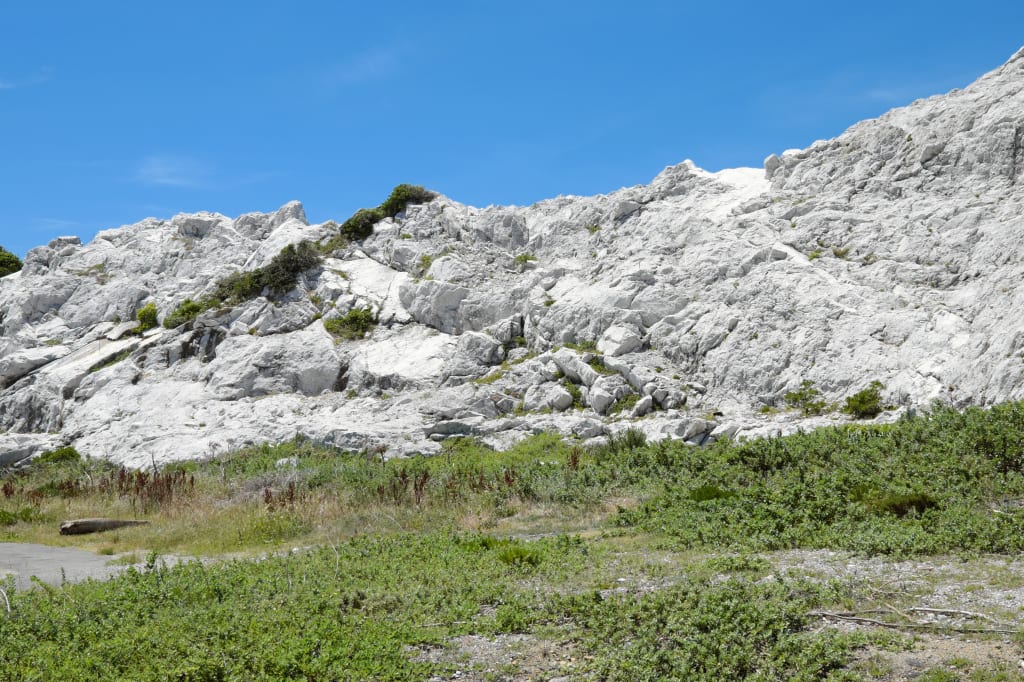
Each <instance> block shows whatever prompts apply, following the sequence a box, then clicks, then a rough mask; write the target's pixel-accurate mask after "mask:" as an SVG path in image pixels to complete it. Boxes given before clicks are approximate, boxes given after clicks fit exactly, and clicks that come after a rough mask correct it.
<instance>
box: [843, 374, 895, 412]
mask: <svg viewBox="0 0 1024 682" xmlns="http://www.w3.org/2000/svg"><path fill="white" fill-rule="evenodd" d="M883 388H885V386H883V385H882V382H880V381H872V382H871V383H870V384H869V385H868V387H867V388H865V389H864V390H863V391H859V392H857V393H854V394H853V395H851V396H850V397H849V398H847V399H846V404H845V405H844V406H843V412H845V413H846V414H849V415H852V416H853V417H854V418H855V419H871V418H873V417H876V416H878V415H879V414H880V413H881V412H882V410H884V409H885V407H884V406H883V405H882V393H881V391H882V389H883Z"/></svg>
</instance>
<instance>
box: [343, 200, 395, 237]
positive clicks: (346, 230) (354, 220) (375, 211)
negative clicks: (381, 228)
mask: <svg viewBox="0 0 1024 682" xmlns="http://www.w3.org/2000/svg"><path fill="white" fill-rule="evenodd" d="M384 218H385V216H384V212H383V211H381V210H380V209H379V208H361V209H359V210H358V211H356V212H355V214H354V215H353V216H352V217H351V218H349V219H348V220H346V221H345V222H344V223H342V225H341V234H342V235H343V236H344V237H345V238H346V239H349V240H352V241H359V240H360V239H366V238H367V237H369V236H370V235H371V234H373V226H374V225H376V224H377V223H379V222H380V221H381V220H384Z"/></svg>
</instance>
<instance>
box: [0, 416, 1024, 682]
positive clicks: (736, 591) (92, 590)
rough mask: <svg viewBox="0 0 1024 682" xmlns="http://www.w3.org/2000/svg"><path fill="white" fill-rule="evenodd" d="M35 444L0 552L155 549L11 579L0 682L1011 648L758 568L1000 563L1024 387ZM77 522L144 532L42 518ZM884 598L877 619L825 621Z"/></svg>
mask: <svg viewBox="0 0 1024 682" xmlns="http://www.w3.org/2000/svg"><path fill="white" fill-rule="evenodd" d="M285 458H292V459H290V460H289V461H287V462H285V463H282V464H279V460H282V459H285ZM48 459H49V460H51V461H49V462H46V461H41V462H38V463H35V464H33V465H32V466H30V467H28V468H27V469H25V470H22V471H19V472H10V473H8V474H7V475H6V476H5V477H4V478H3V479H2V484H3V495H2V496H0V540H4V541H33V542H46V543H51V544H56V543H63V544H73V545H76V546H80V547H85V548H88V549H92V550H94V551H97V552H100V553H104V554H112V555H121V554H122V553H125V552H127V553H131V552H138V553H139V555H140V556H148V557H149V559H148V561H147V563H146V565H145V566H144V567H141V568H131V569H129V570H128V571H127V573H125V574H124V575H123V576H121V577H119V578H116V579H113V580H110V581H106V582H87V583H83V584H65V585H62V586H59V587H52V586H42V585H40V586H38V587H37V588H36V589H33V590H30V591H17V590H15V589H14V585H13V582H11V581H8V583H7V585H6V586H5V587H4V588H3V595H2V596H3V597H4V598H3V599H0V642H2V643H3V646H0V679H5V680H6V679H11V680H23V679H24V680H54V679H61V680H79V679H81V680H87V679H88V680H105V679H114V680H122V679H123V680H167V679H172V680H280V679H304V680H411V679H429V678H430V677H431V676H440V677H441V678H442V679H447V678H449V677H450V676H452V675H454V674H455V671H456V670H458V671H462V672H461V673H460V674H461V675H462V679H495V680H497V679H550V678H552V677H557V676H566V677H569V678H570V679H595V680H664V679H682V680H748V679H749V680H816V679H832V680H858V679H903V678H899V677H894V675H895V674H896V673H894V672H893V670H892V669H891V667H890V668H887V667H886V666H885V665H881V664H879V663H878V662H877V661H879V660H882V659H881V658H879V657H882V658H884V657H885V656H887V655H888V654H887V653H885V652H898V651H901V650H905V649H908V648H911V647H914V646H915V639H914V637H915V636H917V635H919V634H921V633H922V632H923V631H924V630H927V631H928V632H935V633H938V634H939V635H942V636H943V637H948V638H953V640H952V641H953V643H954V644H956V643H957V642H961V643H962V642H968V641H970V642H974V641H975V640H977V641H978V642H980V644H978V646H988V645H987V644H986V642H988V641H989V640H992V639H993V637H997V635H996V634H995V633H996V631H997V630H1007V632H1000V634H999V635H998V637H999V638H1001V639H1000V642H999V643H998V647H997V648H1001V647H1004V646H1005V647H1007V650H1006V651H1005V652H1004V653H1005V654H1006V655H1005V656H1003V659H1005V660H1010V659H1013V658H1014V657H1019V655H1020V653H1021V649H1020V638H1019V635H1017V634H1016V632H1017V628H1016V627H1015V626H1014V627H1009V628H1007V627H1001V628H995V627H993V626H991V625H986V627H984V628H967V627H963V626H961V625H948V624H945V625H944V624H943V623H937V624H936V625H935V627H934V628H928V627H925V628H923V629H922V628H921V627H920V625H919V624H915V622H912V619H911V617H910V615H909V614H910V610H908V609H909V605H913V604H914V603H915V602H914V600H915V599H916V598H917V593H915V592H913V590H911V589H909V588H906V587H897V588H893V587H891V586H888V585H887V584H883V583H884V580H883V579H882V578H883V577H884V576H883V577H879V578H878V579H877V580H872V579H866V578H864V577H863V576H861V577H860V578H858V579H856V580H854V579H850V578H847V577H838V578H837V577H835V576H832V577H829V576H814V575H809V574H807V572H806V571H804V572H801V571H794V570H789V569H787V568H786V567H784V566H782V565H781V564H780V562H779V561H778V559H777V558H778V556H780V555H779V554H778V553H779V551H780V550H816V549H829V550H849V551H853V552H855V553H856V554H857V556H861V557H872V556H877V557H880V558H883V559H885V560H886V561H897V560H900V559H904V558H914V559H916V560H918V561H920V562H928V561H930V560H931V559H932V557H936V558H937V557H945V559H944V560H949V557H950V556H952V557H953V559H952V561H964V562H982V563H979V564H978V565H979V566H981V565H985V566H989V565H995V564H994V563H993V562H996V563H998V561H1003V560H1004V559H1005V560H1006V561H1009V560H1010V558H1011V557H1012V556H1013V555H1014V554H1016V553H1017V552H1019V550H1020V549H1021V547H1022V545H1024V532H1022V531H1024V404H1020V403H1014V404H1007V405H1001V406H997V407H996V408H993V409H991V410H979V409H971V410H967V411H965V412H956V411H953V410H949V409H945V408H936V409H935V410H934V412H933V413H932V414H931V415H929V416H926V417H917V418H913V419H904V420H901V421H900V422H898V423H896V424H892V425H887V426H862V425H852V424H851V425H850V426H845V427H836V428H829V429H822V430H818V431H815V432H812V433H806V434H799V435H795V436H790V437H786V438H779V439H770V440H759V441H751V442H740V443H719V444H716V445H715V446H713V447H709V448H704V449H699V448H692V447H687V446H685V445H682V444H680V443H676V442H662V443H656V444H650V445H648V444H646V443H644V442H643V438H642V436H640V435H639V434H638V433H636V432H627V433H626V434H624V435H622V436H620V437H618V438H614V439H612V441H611V442H610V443H609V444H608V445H607V446H603V447H601V448H596V449H584V448H581V447H579V446H574V445H572V444H569V443H565V442H563V441H562V440H560V439H559V438H557V437H556V436H553V435H550V434H542V435H539V436H536V437H534V438H531V439H529V440H527V441H525V442H523V443H521V444H520V445H519V446H517V447H515V448H513V449H512V450H510V451H507V452H495V451H492V450H489V449H488V448H486V447H485V446H483V445H481V444H480V443H478V442H476V441H473V440H468V439H463V440H458V441H449V442H448V443H446V446H445V449H444V452H443V453H442V454H441V455H439V456H436V457H432V458H413V459H405V460H389V461H383V460H382V458H381V457H380V453H357V454H352V453H343V452H338V451H333V450H326V449H323V448H319V447H316V446H315V445H313V444H311V443H308V442H305V441H301V440H298V441H294V442H291V443H286V444H283V445H280V446H276V447H270V446H265V447H259V448H251V449H248V450H244V451H239V452H236V453H232V454H231V455H228V456H225V457H222V458H219V459H217V460H212V461H208V462H198V463H190V464H182V465H176V466H174V467H171V468H168V469H166V470H164V471H162V472H159V474H158V475H155V474H154V473H153V472H143V473H137V472H125V471H120V470H118V469H116V468H113V467H110V466H109V465H106V464H104V463H101V462H97V461H94V460H88V459H75V458H74V457H73V456H70V455H68V456H65V457H60V456H54V457H50V458H48ZM82 516H118V517H127V518H140V519H144V520H147V521H149V522H150V523H149V524H148V525H146V526H140V527H134V528H128V529H122V530H119V531H114V532H109V533H104V534H97V535H90V536H79V537H62V536H59V535H57V534H56V526H57V524H58V522H59V521H60V520H62V519H66V518H72V517H82ZM168 554H173V555H175V556H176V557H180V556H197V557H210V556H214V557H218V559H217V560H216V561H212V562H211V561H205V562H200V561H185V562H182V563H178V561H177V560H173V561H164V560H163V559H161V555H168ZM991 555H997V556H996V557H992V556H991ZM226 557H230V558H226ZM971 566H974V564H971ZM992 576H993V577H992V578H991V579H992V580H993V581H994V580H997V579H998V580H999V581H1001V582H1000V586H1001V588H1003V587H1005V588H1006V589H1021V588H1022V586H1021V584H1019V581H1018V580H1017V578H1016V577H1015V574H1010V573H1007V572H1006V571H1003V573H999V572H998V571H996V570H995V569H993V571H992ZM917 589H919V588H917ZM8 605H9V606H8ZM878 612H884V613H885V614H886V618H882V617H876V618H874V619H875V620H878V619H879V618H881V619H882V620H886V623H885V626H884V627H882V626H880V627H836V623H835V621H834V620H828V619H827V618H825V617H824V616H822V614H840V616H841V617H842V614H855V613H878ZM980 615H981V616H984V617H985V618H988V621H982V622H983V623H990V622H995V620H996V618H995V616H986V615H985V614H980ZM996 615H998V619H999V621H1000V622H1001V623H1003V624H1004V625H1005V624H1006V621H1008V620H1009V621H1011V622H1010V623H1009V625H1011V626H1013V625H1014V624H1015V622H1016V620H1015V618H1014V614H1007V613H999V614H996ZM1017 615H1019V614H1017ZM853 620H854V618H853V617H852V616H851V617H850V619H849V622H853ZM974 630H985V632H974ZM467 643H471V644H473V646H477V647H479V646H485V645H486V646H490V647H505V649H501V651H506V650H509V651H512V654H509V656H506V657H504V658H503V656H504V654H502V656H496V655H488V654H487V653H486V651H491V650H490V649H487V650H486V651H485V653H481V652H480V651H479V650H474V649H473V646H470V644H467ZM992 646H993V647H995V646H996V645H995V644H993V645H992ZM950 651H953V652H955V651H957V649H956V648H955V647H953V648H952V649H950ZM506 653H507V652H506ZM1003 659H1000V661H996V660H988V659H983V657H982V658H978V659H977V660H976V659H972V658H970V657H969V656H965V655H959V656H957V655H952V654H950V656H948V657H947V658H943V659H942V660H939V661H938V662H937V663H936V664H934V665H930V666H928V667H926V668H925V669H922V670H920V671H919V674H918V675H917V679H922V680H933V681H935V680H954V679H971V680H1017V679H1021V677H1020V675H1019V674H1018V671H1016V670H1015V669H1014V668H1012V667H1007V665H1005V664H1004V662H1003ZM465 675H470V677H466V676H465Z"/></svg>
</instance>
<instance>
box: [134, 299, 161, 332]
mask: <svg viewBox="0 0 1024 682" xmlns="http://www.w3.org/2000/svg"><path fill="white" fill-rule="evenodd" d="M135 319H136V320H138V322H139V326H138V327H136V328H135V331H136V332H138V333H140V334H141V333H142V332H144V331H147V330H149V329H152V328H153V327H155V326H156V325H157V319H156V304H155V303H147V304H146V305H144V306H142V307H141V308H139V311H138V312H137V313H135Z"/></svg>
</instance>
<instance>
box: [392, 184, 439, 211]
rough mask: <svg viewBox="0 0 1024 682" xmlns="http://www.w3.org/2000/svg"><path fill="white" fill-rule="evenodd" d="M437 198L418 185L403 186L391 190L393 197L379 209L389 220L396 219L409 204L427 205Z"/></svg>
mask: <svg viewBox="0 0 1024 682" xmlns="http://www.w3.org/2000/svg"><path fill="white" fill-rule="evenodd" d="M436 196H437V195H436V194H434V193H433V192H431V191H430V190H428V189H424V188H422V187H420V186H418V185H406V184H401V185H398V186H396V187H395V188H394V189H393V190H391V196H389V197H388V198H387V199H385V200H384V203H383V204H381V205H380V206H379V207H378V209H379V210H380V211H381V212H383V213H384V215H385V216H387V217H388V218H394V217H395V216H396V215H398V214H399V213H401V212H402V211H404V210H405V209H406V207H407V206H408V205H409V204H426V203H428V202H429V201H431V200H433V199H434V197H436Z"/></svg>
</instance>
